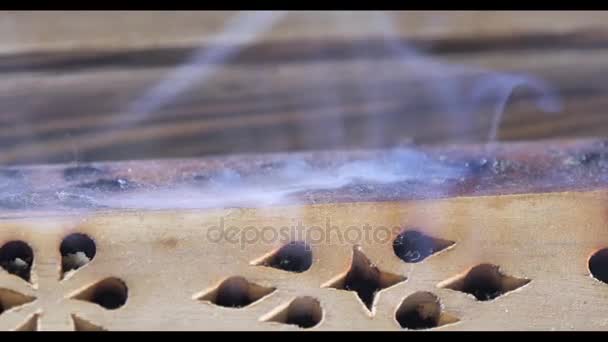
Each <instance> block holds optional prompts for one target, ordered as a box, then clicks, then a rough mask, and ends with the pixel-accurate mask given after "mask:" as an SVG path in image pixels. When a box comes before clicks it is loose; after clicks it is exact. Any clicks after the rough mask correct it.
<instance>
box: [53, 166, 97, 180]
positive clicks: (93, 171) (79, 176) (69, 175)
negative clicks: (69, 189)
mask: <svg viewBox="0 0 608 342" xmlns="http://www.w3.org/2000/svg"><path fill="white" fill-rule="evenodd" d="M104 173H105V171H104V170H102V169H100V168H97V167H94V166H91V165H79V166H73V167H68V168H66V169H65V170H63V179H65V180H66V181H69V182H71V181H77V180H84V179H88V178H91V177H99V176H101V175H103V174H104Z"/></svg>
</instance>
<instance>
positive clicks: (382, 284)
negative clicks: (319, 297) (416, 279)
mask: <svg viewBox="0 0 608 342" xmlns="http://www.w3.org/2000/svg"><path fill="white" fill-rule="evenodd" d="M406 279H407V278H406V277H403V276H399V275H396V274H393V273H389V272H384V271H382V270H380V269H379V268H378V267H377V266H375V265H374V264H373V263H372V262H371V261H370V260H369V259H368V258H367V256H365V254H363V252H362V251H361V249H360V247H359V246H355V247H354V248H353V254H352V261H351V265H350V268H349V269H348V271H347V272H346V273H344V274H342V275H340V276H339V277H338V278H337V279H334V280H331V281H330V282H328V283H327V284H326V285H324V286H323V287H328V288H334V289H338V290H344V291H353V292H355V293H356V294H357V298H358V299H359V300H360V301H361V303H362V304H363V305H364V306H365V307H366V308H367V310H368V312H370V313H371V312H372V311H373V310H372V309H373V307H374V304H375V302H376V298H377V294H378V292H380V291H382V290H384V289H386V288H389V287H392V286H394V285H397V284H398V283H401V282H403V281H405V280H406Z"/></svg>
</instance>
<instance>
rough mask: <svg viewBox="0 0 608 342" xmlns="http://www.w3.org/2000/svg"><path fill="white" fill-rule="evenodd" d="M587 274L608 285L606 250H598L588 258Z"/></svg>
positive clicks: (607, 255)
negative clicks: (589, 273)
mask: <svg viewBox="0 0 608 342" xmlns="http://www.w3.org/2000/svg"><path fill="white" fill-rule="evenodd" d="M588 264H589V272H591V275H593V277H594V278H595V279H597V280H599V281H601V282H604V283H607V284H608V248H604V249H600V250H599V251H597V252H595V253H594V254H593V255H592V256H591V257H590V258H589V263H588Z"/></svg>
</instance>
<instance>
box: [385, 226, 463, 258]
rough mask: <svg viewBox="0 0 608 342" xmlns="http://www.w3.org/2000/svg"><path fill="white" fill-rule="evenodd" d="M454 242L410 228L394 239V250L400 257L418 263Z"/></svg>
mask: <svg viewBox="0 0 608 342" xmlns="http://www.w3.org/2000/svg"><path fill="white" fill-rule="evenodd" d="M453 244H454V241H449V240H443V239H437V238H433V237H430V236H427V235H424V234H422V233H421V232H419V231H417V230H408V231H404V232H402V233H400V234H399V235H397V237H396V238H395V240H394V241H393V251H394V252H395V255H396V256H397V257H399V259H401V260H403V261H405V262H408V263H416V262H421V261H422V260H424V259H426V258H428V257H429V256H431V255H433V254H435V253H437V252H439V251H442V250H444V249H446V248H448V247H450V246H452V245H453Z"/></svg>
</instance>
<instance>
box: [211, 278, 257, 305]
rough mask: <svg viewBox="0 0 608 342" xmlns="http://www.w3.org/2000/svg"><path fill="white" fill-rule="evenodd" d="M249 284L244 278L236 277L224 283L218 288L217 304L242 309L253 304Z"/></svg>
mask: <svg viewBox="0 0 608 342" xmlns="http://www.w3.org/2000/svg"><path fill="white" fill-rule="evenodd" d="M252 302H253V300H252V299H251V296H250V295H249V284H248V283H247V281H246V280H245V279H243V278H239V277H235V278H231V279H228V280H227V281H225V282H223V283H222V285H220V287H219V288H218V291H217V298H216V300H215V304H217V305H220V306H225V307H229V308H242V307H244V306H247V305H249V304H251V303H252Z"/></svg>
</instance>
